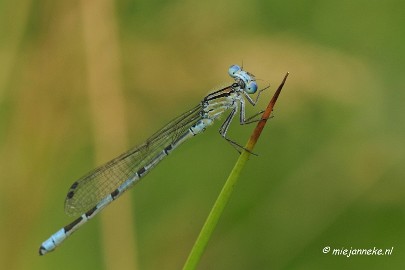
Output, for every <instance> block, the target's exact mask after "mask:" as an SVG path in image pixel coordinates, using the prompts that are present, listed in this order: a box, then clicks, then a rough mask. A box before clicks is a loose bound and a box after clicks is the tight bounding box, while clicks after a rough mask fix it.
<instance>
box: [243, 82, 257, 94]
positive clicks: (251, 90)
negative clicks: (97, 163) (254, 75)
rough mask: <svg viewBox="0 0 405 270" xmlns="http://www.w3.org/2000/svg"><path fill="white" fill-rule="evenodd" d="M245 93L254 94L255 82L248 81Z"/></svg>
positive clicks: (255, 89)
mask: <svg viewBox="0 0 405 270" xmlns="http://www.w3.org/2000/svg"><path fill="white" fill-rule="evenodd" d="M245 89H246V93H248V94H254V93H256V91H257V83H256V82H254V81H252V82H250V83H248V85H247V86H246V88H245Z"/></svg>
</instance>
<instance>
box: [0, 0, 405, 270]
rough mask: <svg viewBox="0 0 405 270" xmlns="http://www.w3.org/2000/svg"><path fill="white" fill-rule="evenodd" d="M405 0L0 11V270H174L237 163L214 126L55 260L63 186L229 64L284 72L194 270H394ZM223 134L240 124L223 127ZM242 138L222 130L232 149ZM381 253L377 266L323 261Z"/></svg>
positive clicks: (10, 7) (3, 6)
mask: <svg viewBox="0 0 405 270" xmlns="http://www.w3.org/2000/svg"><path fill="white" fill-rule="evenodd" d="M404 9H405V3H404V2H401V1H365V0H361V1H339V2H336V1H334V2H331V1H265V0H253V1H209V0H208V1H156V0H154V1H146V0H138V1H130V0H120V1H107V0H100V1H93V0H90V1H84V0H83V1H71V0H70V1H64V0H60V1H50V0H38V1H29V0H21V1H11V0H4V1H1V2H0V173H1V180H0V194H1V196H0V239H1V241H0V243H1V244H0V268H1V269H59V270H61V269H179V268H181V267H182V265H183V263H184V262H185V260H186V258H187V255H188V253H189V251H190V249H191V247H192V245H193V243H194V241H195V239H196V237H197V235H198V232H199V230H200V228H201V226H202V224H203V222H204V220H205V217H206V216H207V214H208V212H209V209H210V208H211V206H212V204H213V203H214V201H215V198H216V196H217V195H218V193H219V191H220V189H221V186H222V184H223V183H224V181H225V179H226V177H227V175H228V174H229V172H230V170H231V169H232V167H233V164H234V162H235V161H236V159H237V157H238V155H237V152H236V151H234V150H233V149H232V147H230V146H229V144H228V143H226V142H225V141H224V140H223V139H221V138H220V136H219V135H218V132H217V131H218V129H219V126H220V123H216V125H214V127H212V128H210V129H208V130H207V131H206V132H205V133H204V134H203V135H200V136H197V137H196V138H194V139H193V140H191V141H189V142H187V143H185V144H184V145H182V146H181V147H180V148H179V149H177V150H176V151H175V152H174V153H173V155H171V156H170V157H168V158H167V159H166V160H164V161H163V162H162V163H161V164H160V165H159V166H158V167H157V168H155V169H154V170H153V171H152V172H151V173H150V174H149V175H148V176H146V178H145V179H144V180H143V181H142V182H141V183H140V184H138V185H137V186H136V187H135V188H134V189H132V190H131V191H130V192H128V193H127V194H125V195H124V196H123V197H122V198H120V199H119V200H117V201H116V202H114V203H113V204H112V205H111V206H110V207H108V209H106V211H103V213H102V214H100V215H99V216H98V217H97V218H95V219H94V220H93V221H91V222H90V223H88V224H86V225H85V226H84V227H83V228H82V229H80V230H79V231H78V232H77V233H75V234H74V235H73V236H72V237H71V238H70V239H68V240H67V241H66V243H64V244H63V245H62V246H61V247H60V248H58V249H57V250H56V251H55V252H53V253H52V254H49V255H46V256H44V257H40V256H39V255H38V248H39V245H40V244H41V243H42V242H43V241H44V240H45V239H46V238H47V237H49V236H50V235H51V234H52V233H54V232H55V231H56V230H58V229H59V228H61V227H62V226H64V225H67V224H68V223H69V222H71V221H72V220H73V219H72V218H71V217H67V216H66V215H65V214H64V211H63V202H64V198H65V195H66V192H67V190H68V188H69V187H70V185H71V184H72V183H73V181H75V180H76V179H77V178H79V177H80V176H82V175H83V174H85V173H86V172H88V171H89V170H91V169H92V168H94V167H95V166H97V165H99V164H101V163H103V162H105V161H108V160H109V159H111V158H113V157H115V156H116V155H118V154H120V153H121V152H123V151H125V150H127V149H129V148H130V147H132V146H134V145H137V144H139V143H142V142H143V141H144V140H145V139H146V138H147V137H148V136H150V135H152V134H153V132H155V131H156V130H158V129H159V128H160V127H162V126H163V125H164V124H165V123H166V122H168V121H169V120H171V119H172V118H174V117H176V116H177V115H178V114H180V113H182V112H184V111H186V110H188V109H190V108H192V107H193V106H195V105H196V104H197V103H198V102H199V101H200V100H201V99H202V98H203V97H204V96H205V95H206V94H207V93H208V92H209V91H212V90H215V89H216V88H217V87H219V86H223V85H226V84H227V83H229V82H231V78H230V77H229V76H228V75H227V69H228V67H229V66H230V65H231V64H239V65H241V64H242V63H243V66H244V68H245V69H246V70H247V71H249V72H251V73H253V74H255V75H256V77H257V78H258V83H259V86H261V87H264V86H266V85H267V84H269V83H270V84H271V86H272V87H271V89H270V90H269V91H266V92H264V94H263V96H262V99H261V102H260V104H259V105H258V108H254V109H252V108H249V112H250V114H252V113H253V112H255V111H257V110H259V109H262V108H264V107H265V106H266V104H267V102H268V100H269V99H270V98H271V95H272V93H273V92H274V90H275V89H276V87H277V85H278V84H279V83H280V82H281V80H282V78H283V76H284V74H285V73H286V72H287V71H289V72H290V77H289V79H288V81H287V83H286V85H285V87H284V90H283V92H282V94H281V96H280V98H279V100H278V104H277V105H276V108H275V111H274V115H275V117H274V118H273V119H272V120H271V121H269V122H268V125H267V126H266V128H265V130H264V132H263V134H262V136H261V138H260V140H259V142H258V144H257V146H256V149H255V152H257V153H258V154H259V156H258V157H251V158H250V161H249V163H248V165H247V166H246V168H245V170H244V172H243V173H242V178H241V180H240V182H239V183H238V185H237V186H236V189H235V193H234V194H233V197H232V198H231V201H230V203H229V204H228V206H227V207H226V209H225V212H224V215H223V216H222V218H221V220H220V223H219V225H218V227H217V229H216V230H215V232H214V234H213V238H212V239H211V240H210V242H209V244H208V248H207V250H206V253H205V255H204V256H203V258H202V261H201V264H200V266H199V269H342V268H345V269H381V268H385V269H404V267H405V262H404V260H403V258H404V250H405V234H404V228H405V196H404V195H405V184H404V180H405V179H404V176H405V170H404V161H405V155H404V152H405V151H404V149H405V140H404V138H405V137H404V135H405V126H404V124H403V123H404V121H403V117H404V113H405V106H403V102H404V100H405V94H404V93H405V91H404V90H405V87H404V86H405V77H404V76H403V70H404V67H405V50H404V45H405V43H404V39H405V36H404V34H403V33H404V30H403V29H404V28H405V17H404V16H403V10H404ZM235 122H237V121H235ZM252 130H253V126H239V125H238V124H237V123H233V125H232V126H231V129H230V131H229V136H230V137H231V138H233V139H235V140H236V141H238V142H240V143H241V144H244V143H245V142H246V141H247V139H248V137H249V134H250V133H251V131H252ZM327 246H330V247H331V248H332V249H334V248H348V249H350V248H351V247H352V248H362V249H368V248H371V249H372V248H373V247H377V248H381V249H384V250H385V249H386V248H391V247H393V248H394V249H393V254H392V255H391V256H352V257H350V258H347V257H344V256H333V255H332V254H330V253H329V254H324V253H323V252H322V249H323V248H324V247H327Z"/></svg>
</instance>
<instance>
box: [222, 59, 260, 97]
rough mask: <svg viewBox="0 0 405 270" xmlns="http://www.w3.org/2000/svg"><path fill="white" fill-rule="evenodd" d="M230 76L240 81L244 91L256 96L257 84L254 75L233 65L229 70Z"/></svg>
mask: <svg viewBox="0 0 405 270" xmlns="http://www.w3.org/2000/svg"><path fill="white" fill-rule="evenodd" d="M228 73H229V76H231V77H232V78H234V79H235V80H236V81H240V82H242V83H240V85H241V87H242V88H243V91H245V92H246V93H248V94H254V93H256V91H257V83H256V80H255V77H254V75H253V74H250V73H249V72H247V71H244V70H243V69H242V68H241V67H240V66H238V65H232V66H230V68H229V69H228Z"/></svg>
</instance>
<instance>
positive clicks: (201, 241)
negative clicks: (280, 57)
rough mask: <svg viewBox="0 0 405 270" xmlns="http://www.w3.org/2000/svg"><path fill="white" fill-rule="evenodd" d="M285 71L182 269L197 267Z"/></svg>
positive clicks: (275, 97) (273, 100)
mask: <svg viewBox="0 0 405 270" xmlns="http://www.w3.org/2000/svg"><path fill="white" fill-rule="evenodd" d="M288 74H289V73H287V74H286V75H285V77H284V79H283V81H282V82H281V84H280V86H279V87H278V88H277V91H276V92H275V93H274V95H273V98H272V99H271V100H270V102H269V104H268V106H267V108H266V110H265V111H264V113H263V115H262V120H260V121H259V122H258V123H257V126H256V128H255V130H254V131H253V133H252V135H251V136H250V139H249V141H248V142H247V144H246V146H245V149H246V150H249V151H246V150H243V151H242V153H241V155H240V156H239V158H238V160H237V161H236V164H235V166H234V167H233V169H232V171H231V173H230V174H229V176H228V179H227V180H226V182H225V184H224V186H223V188H222V190H221V193H220V194H219V196H218V198H217V200H216V202H215V204H214V206H213V207H212V209H211V212H210V214H209V215H208V218H207V220H206V221H205V223H204V226H203V227H202V229H201V232H200V234H199V236H198V238H197V240H196V242H195V243H194V246H193V248H192V249H191V252H190V254H189V256H188V258H187V261H186V263H185V264H184V267H183V270H193V269H195V268H196V267H197V264H198V262H199V261H200V259H201V256H202V254H203V253H204V250H205V248H206V246H207V243H208V241H209V239H210V237H211V235H212V232H213V231H214V229H215V227H216V225H217V223H218V220H219V218H220V216H221V214H222V212H223V210H224V208H225V206H226V204H227V203H228V201H229V198H230V196H231V194H232V191H233V188H234V186H235V184H236V182H237V180H238V178H239V176H240V173H241V171H242V169H243V167H244V166H245V164H246V162H247V160H248V158H249V156H250V153H251V152H252V150H253V148H254V146H255V144H256V142H257V140H258V139H259V137H260V134H261V132H262V130H263V128H264V126H265V125H266V122H267V119H268V118H269V117H270V114H271V112H272V110H273V108H274V105H275V104H276V101H277V98H278V96H279V94H280V92H281V89H282V88H283V86H284V83H285V81H286V80H287V77H288Z"/></svg>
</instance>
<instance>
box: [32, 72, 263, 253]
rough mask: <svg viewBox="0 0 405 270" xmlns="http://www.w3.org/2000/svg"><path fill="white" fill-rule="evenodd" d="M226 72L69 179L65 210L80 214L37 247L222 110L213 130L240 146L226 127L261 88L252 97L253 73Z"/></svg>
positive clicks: (89, 214)
mask: <svg viewBox="0 0 405 270" xmlns="http://www.w3.org/2000/svg"><path fill="white" fill-rule="evenodd" d="M228 73H229V75H230V76H231V77H232V78H233V79H234V82H233V83H232V84H231V85H229V86H227V87H224V88H222V89H220V90H218V91H215V92H212V93H210V94H208V95H207V96H206V97H205V98H204V99H203V100H202V101H201V102H200V103H199V104H198V105H197V106H195V107H194V108H193V109H191V110H189V111H187V112H185V113H184V114H182V115H180V116H178V117H177V118H175V119H173V120H172V121H171V122H169V123H168V124H167V125H166V126H164V127H163V128H162V129H161V130H159V131H158V132H156V133H155V134H154V135H153V136H152V137H150V138H149V139H148V140H146V142H145V143H143V144H141V145H140V146H138V147H135V148H133V149H131V150H129V151H127V152H125V153H123V154H122V155H120V156H118V157H116V158H115V159H113V160H111V161H109V162H107V163H106V164H104V165H102V166H100V167H98V168H96V169H94V170H93V171H91V172H89V173H88V174H86V175H85V176H84V177H82V178H80V179H79V180H77V181H76V182H74V183H73V184H72V186H71V187H70V189H69V191H68V193H67V196H66V200H65V212H66V213H67V214H68V215H78V214H81V216H80V217H78V218H77V219H76V220H75V221H73V222H72V223H70V224H69V225H67V226H65V227H63V228H62V229H60V230H59V231H57V232H56V233H55V234H53V235H52V236H51V237H50V238H48V239H47V240H46V241H45V242H43V243H42V245H41V247H40V248H39V254H40V255H44V254H46V253H48V252H50V251H53V250H54V249H55V248H56V247H57V246H59V245H60V244H61V243H62V242H63V241H64V240H65V239H66V238H67V237H69V236H70V235H71V234H72V233H73V232H75V231H76V230H77V229H79V228H80V227H81V226H82V225H83V224H85V223H86V222H87V221H89V220H90V219H91V218H93V217H94V216H95V215H97V213H99V212H100V211H101V210H102V209H104V207H106V206H107V205H108V204H110V203H111V202H112V201H113V200H115V199H117V198H118V197H120V196H121V195H122V194H123V193H124V192H125V191H126V190H128V189H129V188H130V187H132V186H133V185H134V184H136V183H137V182H139V180H140V179H142V178H143V177H144V176H145V175H146V174H147V173H148V172H149V171H150V170H151V169H152V168H154V167H155V166H156V165H157V164H158V163H159V162H160V161H161V160H162V159H163V158H164V157H166V156H167V155H169V154H170V153H171V152H172V151H173V150H174V149H176V148H177V147H178V146H179V145H180V144H182V143H183V142H185V141H186V140H187V139H190V138H191V137H193V136H195V135H197V134H200V133H202V132H203V131H204V130H205V129H206V128H207V127H209V126H211V125H212V124H213V122H214V120H216V119H217V118H218V117H220V116H221V115H222V114H223V113H224V112H225V111H228V110H231V112H230V114H229V115H228V117H227V118H226V119H225V121H224V123H223V124H222V125H221V127H220V129H219V133H220V134H221V136H222V137H223V138H225V139H226V140H227V141H228V142H230V143H231V144H232V145H233V146H234V147H236V148H237V149H239V150H241V149H243V147H242V146H240V145H239V144H237V143H236V142H234V141H232V140H230V139H229V138H227V136H226V133H227V131H228V128H229V125H230V123H231V121H232V119H233V118H234V116H235V115H236V113H237V112H238V109H239V110H240V112H239V115H240V117H239V122H240V124H246V123H249V122H252V120H251V119H253V118H254V117H255V116H257V115H258V114H256V115H254V116H253V117H250V118H246V117H245V102H246V100H247V101H248V102H249V103H250V104H251V105H253V106H254V105H256V103H257V101H258V99H259V96H260V93H261V91H263V90H264V89H262V90H260V91H259V92H258V93H257V96H256V98H255V100H253V99H252V98H251V97H250V96H249V95H250V94H254V93H256V92H257V88H258V87H257V83H256V79H255V77H254V76H253V75H252V74H250V73H249V72H247V71H244V70H243V69H242V68H241V67H239V66H237V65H232V66H231V67H230V68H229V70H228ZM253 121H256V120H253Z"/></svg>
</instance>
